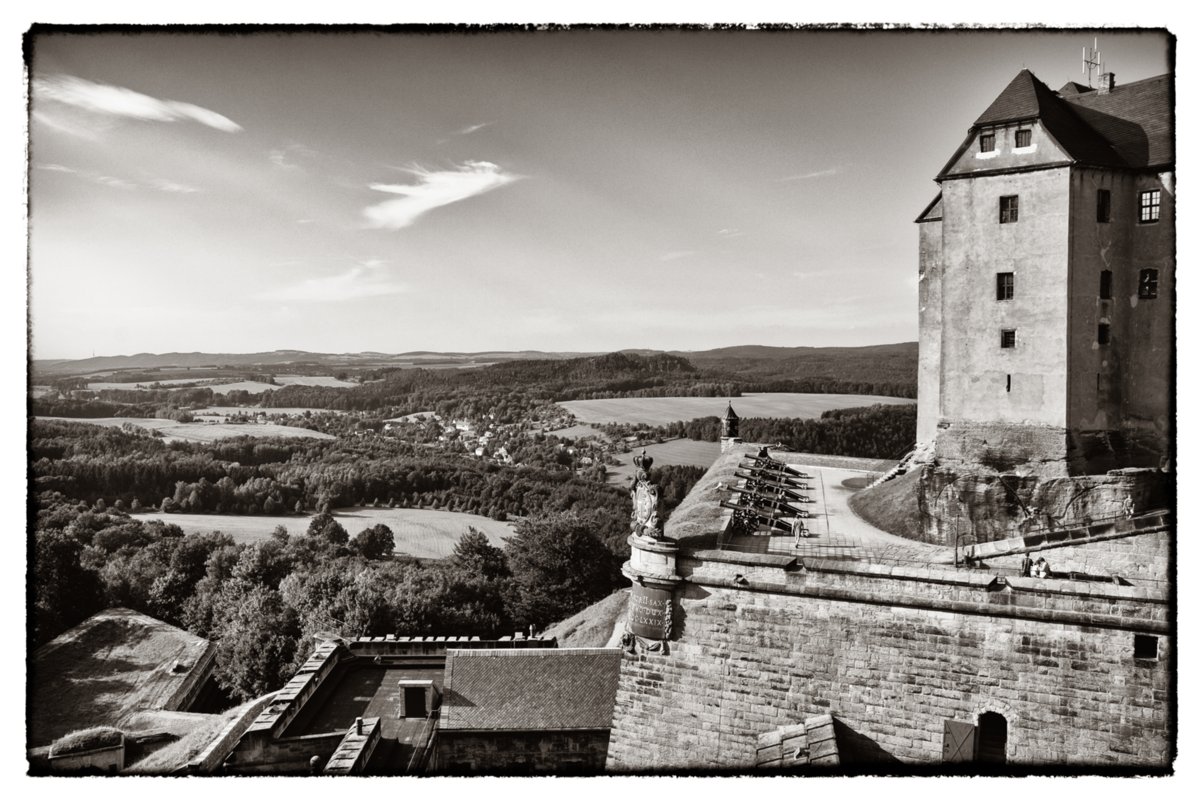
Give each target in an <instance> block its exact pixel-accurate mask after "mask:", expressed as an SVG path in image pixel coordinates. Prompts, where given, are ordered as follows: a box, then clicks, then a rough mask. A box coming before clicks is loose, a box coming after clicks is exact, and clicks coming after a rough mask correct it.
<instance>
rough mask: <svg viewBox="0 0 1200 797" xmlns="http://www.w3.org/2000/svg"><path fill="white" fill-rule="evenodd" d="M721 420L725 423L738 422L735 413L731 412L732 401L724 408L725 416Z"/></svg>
mask: <svg viewBox="0 0 1200 797" xmlns="http://www.w3.org/2000/svg"><path fill="white" fill-rule="evenodd" d="M722 420H726V421H736V420H738V415H737V413H736V412H734V411H733V402H732V401H731V402H729V406H727V407H726V408H725V415H724V416H723V417H722Z"/></svg>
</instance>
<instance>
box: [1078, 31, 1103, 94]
mask: <svg viewBox="0 0 1200 797" xmlns="http://www.w3.org/2000/svg"><path fill="white" fill-rule="evenodd" d="M1081 71H1082V72H1083V74H1085V75H1087V84H1088V88H1095V87H1094V86H1093V85H1092V74H1093V73H1095V74H1096V75H1102V74H1104V62H1103V61H1101V60H1100V39H1099V38H1093V39H1092V46H1091V47H1084V48H1083V68H1082V70H1081Z"/></svg>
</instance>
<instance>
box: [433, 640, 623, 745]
mask: <svg viewBox="0 0 1200 797" xmlns="http://www.w3.org/2000/svg"><path fill="white" fill-rule="evenodd" d="M620 670H621V649H620V648H574V649H570V650H560V649H543V650H448V651H446V679H445V687H444V690H443V694H442V707H441V718H440V719H439V720H438V729H439V730H442V731H461V730H505V731H510V730H521V731H532V730H608V729H609V728H611V727H612V714H613V703H614V701H615V700H616V694H617V676H618V674H619V673H620Z"/></svg>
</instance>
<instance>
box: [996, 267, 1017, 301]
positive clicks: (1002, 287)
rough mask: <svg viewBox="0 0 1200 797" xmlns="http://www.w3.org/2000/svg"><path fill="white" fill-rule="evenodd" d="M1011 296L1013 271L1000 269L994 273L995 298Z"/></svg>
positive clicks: (1001, 298) (1000, 298) (1008, 297)
mask: <svg viewBox="0 0 1200 797" xmlns="http://www.w3.org/2000/svg"><path fill="white" fill-rule="evenodd" d="M1012 297H1013V273H1012V272H1011V271H1001V272H1000V273H998V274H997V275H996V298H997V299H999V300H1003V299H1011V298H1012Z"/></svg>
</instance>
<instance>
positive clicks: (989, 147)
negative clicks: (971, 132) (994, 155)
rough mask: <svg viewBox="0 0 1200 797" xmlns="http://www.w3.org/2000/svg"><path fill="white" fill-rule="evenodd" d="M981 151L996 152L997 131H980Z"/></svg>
mask: <svg viewBox="0 0 1200 797" xmlns="http://www.w3.org/2000/svg"><path fill="white" fill-rule="evenodd" d="M979 151H980V152H995V151H996V134H995V133H980V134H979Z"/></svg>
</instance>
